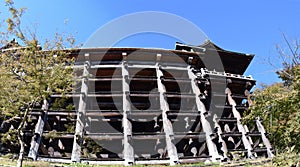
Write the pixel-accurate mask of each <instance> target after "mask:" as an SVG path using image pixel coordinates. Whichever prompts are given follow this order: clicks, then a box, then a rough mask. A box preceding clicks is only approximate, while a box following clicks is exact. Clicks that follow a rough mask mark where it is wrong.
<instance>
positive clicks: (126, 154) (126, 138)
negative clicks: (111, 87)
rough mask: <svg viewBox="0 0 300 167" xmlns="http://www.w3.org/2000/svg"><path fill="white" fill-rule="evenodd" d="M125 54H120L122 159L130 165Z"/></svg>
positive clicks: (130, 143) (129, 124)
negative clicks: (121, 59)
mask: <svg viewBox="0 0 300 167" xmlns="http://www.w3.org/2000/svg"><path fill="white" fill-rule="evenodd" d="M126 55H127V54H126V53H122V56H123V64H122V87H123V119H122V125H123V135H124V138H123V146H124V148H123V157H124V161H125V162H124V163H125V164H124V165H132V164H133V163H134V150H133V147H132V125H131V122H130V121H129V120H128V118H127V113H128V112H130V110H131V104H130V102H129V100H128V97H127V94H128V93H129V91H130V90H129V83H128V76H129V74H128V69H127V68H128V66H127V63H126Z"/></svg>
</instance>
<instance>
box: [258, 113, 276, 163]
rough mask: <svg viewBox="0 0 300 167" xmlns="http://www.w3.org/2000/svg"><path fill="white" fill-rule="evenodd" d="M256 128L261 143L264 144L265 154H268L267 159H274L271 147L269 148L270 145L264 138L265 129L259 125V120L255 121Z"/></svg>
mask: <svg viewBox="0 0 300 167" xmlns="http://www.w3.org/2000/svg"><path fill="white" fill-rule="evenodd" d="M256 126H257V129H258V131H259V132H260V134H261V138H262V140H263V143H264V145H265V146H266V148H267V154H268V157H269V158H272V157H274V154H273V153H272V151H271V149H272V146H271V144H270V141H269V140H268V138H267V137H266V131H265V128H264V127H263V125H262V124H261V122H260V120H259V118H257V119H256Z"/></svg>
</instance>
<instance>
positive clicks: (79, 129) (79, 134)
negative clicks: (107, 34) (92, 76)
mask: <svg viewBox="0 0 300 167" xmlns="http://www.w3.org/2000/svg"><path fill="white" fill-rule="evenodd" d="M84 56H85V59H86V60H87V61H86V62H85V63H84V66H83V76H82V80H81V91H80V97H79V104H78V111H77V120H76V128H75V134H74V139H73V149H72V155H71V161H73V162H80V156H81V144H82V142H83V135H84V127H85V114H86V106H87V95H88V77H89V67H90V62H89V60H88V59H89V54H88V53H86V54H85V55H84Z"/></svg>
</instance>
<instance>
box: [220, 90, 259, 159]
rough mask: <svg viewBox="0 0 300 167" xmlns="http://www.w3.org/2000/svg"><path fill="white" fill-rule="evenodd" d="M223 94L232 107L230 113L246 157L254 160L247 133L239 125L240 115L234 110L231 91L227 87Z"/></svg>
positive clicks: (234, 105) (240, 124) (242, 126)
mask: <svg viewBox="0 0 300 167" xmlns="http://www.w3.org/2000/svg"><path fill="white" fill-rule="evenodd" d="M225 93H226V95H227V98H228V102H229V104H230V105H231V106H232V113H233V116H234V118H236V121H237V128H238V130H239V132H240V133H242V141H243V144H244V147H245V149H246V150H247V156H248V157H249V158H254V156H253V154H252V152H251V151H252V146H251V144H250V142H249V140H248V139H247V136H246V133H247V132H246V130H245V128H244V125H242V123H241V115H240V113H239V112H238V110H237V109H236V102H235V101H234V99H233V98H232V96H231V95H232V94H231V90H230V89H229V88H228V87H227V88H226V90H225Z"/></svg>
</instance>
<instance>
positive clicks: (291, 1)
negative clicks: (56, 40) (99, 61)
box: [0, 0, 300, 84]
mask: <svg viewBox="0 0 300 167" xmlns="http://www.w3.org/2000/svg"><path fill="white" fill-rule="evenodd" d="M1 3H2V4H4V2H3V1H2V2H1ZM15 3H16V4H17V5H18V6H23V7H26V8H28V11H27V12H26V13H25V16H24V23H25V24H26V25H27V26H32V25H34V27H36V33H37V34H38V37H39V38H40V39H43V38H51V37H52V36H53V34H54V33H55V32H62V33H64V32H67V33H71V34H75V37H76V40H77V42H78V43H85V41H86V40H88V38H89V37H90V36H91V35H92V34H93V33H94V32H95V31H96V30H97V29H98V28H100V27H101V26H103V25H104V24H106V23H108V22H109V21H111V20H113V19H115V18H117V17H120V16H123V15H125V14H130V13H134V12H143V11H160V12H169V13H172V14H176V15H178V16H181V17H183V18H185V19H187V20H189V21H191V22H193V23H194V24H195V25H197V26H198V27H199V28H201V29H202V30H203V31H204V32H205V34H206V35H207V36H208V37H209V39H210V40H211V41H213V42H214V43H216V44H217V45H219V46H220V47H222V48H224V49H227V50H232V51H238V52H244V53H253V54H255V55H256V56H255V59H254V60H253V61H252V63H251V65H250V67H249V68H248V70H247V71H246V73H245V75H249V74H251V75H252V76H253V77H254V78H255V79H256V80H257V81H258V84H261V83H267V84H271V83H273V82H277V81H279V79H278V78H277V76H276V75H275V73H274V71H275V68H273V67H271V66H269V65H268V64H267V63H266V59H267V58H268V57H270V58H271V59H274V63H277V62H278V61H276V56H277V52H276V49H275V46H276V44H280V45H282V46H284V40H283V37H282V33H285V34H286V35H287V36H288V38H289V39H290V40H294V39H299V35H300V31H299V30H300V22H299V15H300V10H299V8H300V1H298V0H273V1H271V0H261V1H259V0H251V1H250V0H249V1H240V0H227V1H221V0H219V1H217V0H209V1H208V0H207V1H200V0H190V1H182V0H180V1H179V0H172V1H171V0H169V1H167V0H165V1H161V0H160V1H159V0H151V1H145V0H144V1H142V0H131V1H129V0H110V1H109V0H103V1H91V0H86V1H74V0H73V1H71V0H64V1H59V0H52V1H33V0H27V1H16V2H15ZM5 10H6V9H5V7H3V5H0V11H1V13H0V17H2V18H3V17H4V16H5V12H4V11H5ZM66 22H67V24H66ZM175 42H176V39H174V38H171V37H166V36H163V35H158V34H140V35H135V36H133V37H129V38H128V39H125V40H123V41H121V42H120V43H118V44H117V45H116V46H118V47H122V46H124V47H125V46H129V47H155V48H165V49H173V48H174V43H175Z"/></svg>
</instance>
